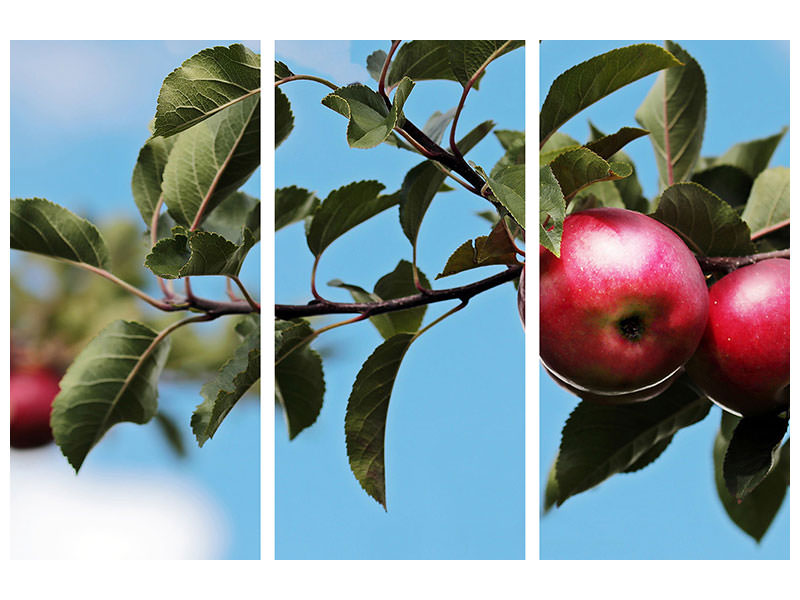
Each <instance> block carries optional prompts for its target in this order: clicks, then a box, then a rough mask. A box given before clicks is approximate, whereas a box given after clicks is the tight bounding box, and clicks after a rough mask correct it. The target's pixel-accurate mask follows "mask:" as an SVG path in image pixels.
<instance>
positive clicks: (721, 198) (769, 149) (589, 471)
mask: <svg viewBox="0 0 800 600" xmlns="http://www.w3.org/2000/svg"><path fill="white" fill-rule="evenodd" d="M658 71H660V73H659V75H658V77H657V79H656V80H655V83H654V84H653V86H652V88H651V89H650V91H649V93H648V94H647V96H646V97H645V99H644V101H643V102H642V104H641V106H640V107H639V109H638V110H637V112H636V115H635V118H636V121H637V123H638V124H639V125H640V126H641V128H639V127H623V128H622V129H620V130H619V131H617V132H616V133H613V134H610V135H605V134H603V133H602V132H601V131H599V130H598V129H597V128H596V127H595V126H594V125H591V124H590V126H591V132H592V134H591V139H590V140H589V141H587V142H586V143H585V144H582V143H580V142H578V141H576V140H574V139H572V138H571V137H569V136H568V135H566V134H564V133H562V132H559V131H558V129H559V127H561V126H562V125H563V124H564V123H566V122H567V121H568V120H569V119H570V118H572V117H573V116H575V115H576V114H577V113H579V112H580V111H581V110H583V109H584V108H586V107H587V106H589V105H591V104H593V103H594V102H596V101H598V100H600V99H601V98H603V97H605V96H607V95H608V94H610V93H612V92H614V91H615V90H617V89H619V88H621V87H623V86H625V85H627V84H629V83H631V82H633V81H636V80H638V79H640V78H642V77H644V76H646V75H649V74H651V73H655V72H658ZM705 119H706V83H705V76H704V74H703V71H702V69H701V68H700V65H699V64H698V63H697V61H696V60H695V59H694V58H692V57H691V56H690V55H689V53H688V52H686V51H685V50H684V49H683V48H682V47H680V46H679V45H678V44H675V43H673V42H667V43H666V47H665V48H661V47H659V46H656V45H653V44H636V45H632V46H627V47H623V48H618V49H615V50H612V51H610V52H607V53H605V54H602V55H600V56H596V57H594V58H592V59H590V60H587V61H586V62H583V63H581V64H579V65H577V66H575V67H572V68H571V69H568V70H567V71H565V72H564V73H562V74H561V75H559V77H558V78H557V79H556V80H555V81H554V82H553V84H552V86H551V87H550V89H549V92H548V94H547V97H546V99H545V101H544V104H543V105H542V108H541V113H540V118H539V123H540V138H539V142H540V153H539V168H540V171H539V180H540V184H539V194H540V196H539V197H540V205H539V226H540V230H539V243H540V244H541V245H542V246H543V247H545V248H546V249H547V250H549V251H550V252H553V253H554V254H555V255H557V256H558V255H559V250H560V241H561V233H562V230H563V223H564V219H565V218H566V215H567V214H568V213H571V212H574V211H578V210H582V209H584V208H589V207H593V206H614V207H620V208H627V209H629V210H636V211H640V212H643V213H647V214H649V215H650V216H652V217H654V218H656V219H658V220H659V221H661V222H662V223H664V224H666V225H667V226H669V227H670V228H672V229H673V230H674V231H675V232H676V233H678V235H680V237H681V238H682V239H683V240H684V241H685V242H686V244H687V245H688V247H689V248H690V249H691V250H692V251H693V252H694V253H695V254H696V255H697V256H698V258H699V259H702V258H703V257H739V256H746V255H751V254H754V253H757V252H762V251H770V250H781V249H786V248H788V247H789V236H788V229H789V169H788V168H786V167H774V168H767V167H768V164H769V161H770V158H771V157H772V154H773V152H774V150H775V148H776V147H777V145H778V143H779V142H780V141H781V139H782V137H783V136H784V134H785V132H786V130H785V129H784V130H782V131H780V132H778V133H776V134H774V135H771V136H769V137H766V138H763V139H757V140H753V141H748V142H743V143H738V144H736V145H734V146H733V147H732V148H730V149H729V150H728V151H727V152H725V153H724V154H722V155H721V156H716V157H702V156H701V155H700V149H701V146H702V142H703V132H704V129H705ZM645 135H646V136H649V138H650V141H651V143H652V145H653V150H654V153H655V159H656V164H657V165H658V172H659V189H660V194H659V195H658V197H656V198H654V199H653V200H648V199H647V198H645V197H644V196H643V194H642V187H641V185H640V184H639V181H638V179H637V176H636V169H635V167H634V165H633V163H632V161H631V159H630V158H629V157H628V156H627V155H626V154H625V153H624V152H623V151H622V148H623V147H624V146H625V145H626V144H627V143H628V142H630V141H632V140H634V139H636V138H639V137H641V136H645ZM710 281H712V282H713V279H712V280H710ZM710 406H711V402H710V401H709V400H708V399H707V398H706V397H705V396H704V395H703V394H701V393H699V392H698V391H697V390H696V388H695V387H694V386H693V384H692V382H691V381H690V380H689V379H688V378H687V377H686V376H681V378H679V379H678V380H677V382H676V383H674V384H673V385H672V386H671V387H670V388H669V389H668V390H666V391H665V392H664V393H663V394H661V395H660V396H658V397H657V398H654V399H652V400H650V401H648V402H643V403H639V404H634V405H628V406H597V405H593V404H591V403H589V402H586V401H582V402H581V403H580V404H578V406H577V407H576V408H575V410H574V411H573V412H572V414H571V415H570V417H569V418H568V420H567V422H566V424H565V426H564V429H563V431H562V438H561V444H560V448H559V451H558V455H557V458H556V460H555V462H554V464H553V467H552V469H551V471H550V474H549V477H548V482H547V486H546V490H545V499H544V508H545V512H546V511H548V510H549V509H550V508H551V507H552V506H554V505H561V504H562V503H563V502H564V501H566V500H567V499H568V498H569V497H571V496H573V495H575V494H578V493H580V492H583V491H585V490H587V489H589V488H592V487H594V486H596V485H597V484H599V483H601V482H602V481H604V480H606V479H607V478H609V477H610V476H612V475H614V474H615V473H630V472H632V471H637V470H639V469H642V468H644V467H646V466H648V465H649V464H650V463H652V462H653V461H654V460H656V458H658V456H659V455H661V453H662V452H663V451H664V450H665V449H666V448H667V446H668V445H669V444H670V442H671V441H672V439H673V437H674V435H675V434H676V433H677V432H678V431H679V430H680V429H682V428H684V427H687V426H689V425H692V424H694V423H697V422H699V421H700V420H702V419H704V418H705V417H706V416H707V415H708V414H709V412H710ZM787 427H788V415H785V414H784V415H779V416H770V417H764V418H760V419H755V418H745V419H739V418H738V417H735V416H733V415H731V414H728V413H725V412H724V411H723V416H722V423H721V425H720V430H719V434H718V436H717V439H716V442H715V444H714V452H713V458H714V465H715V472H716V480H717V489H718V491H719V497H720V499H721V501H722V504H723V506H724V507H725V510H726V511H727V513H728V515H729V516H730V518H731V519H732V521H733V522H734V523H735V524H736V525H738V526H739V527H740V528H741V529H742V530H744V531H745V532H746V533H747V534H749V535H750V536H752V537H753V538H754V539H756V540H760V539H761V537H762V536H763V535H764V533H765V532H766V531H767V529H768V527H769V525H770V523H771V522H772V520H773V519H774V517H775V514H776V513H777V511H778V509H779V508H780V506H781V504H782V502H783V499H784V496H785V494H786V489H787V486H788V473H789V469H788V464H789V463H788V457H789V451H788V449H789V441H788V438H787V440H786V442H785V443H784V444H783V447H781V442H782V440H783V438H784V435H785V433H786V431H787Z"/></svg>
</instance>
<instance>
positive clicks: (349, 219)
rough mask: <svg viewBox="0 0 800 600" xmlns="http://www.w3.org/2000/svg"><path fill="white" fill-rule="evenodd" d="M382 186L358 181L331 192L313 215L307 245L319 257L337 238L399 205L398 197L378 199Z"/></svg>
mask: <svg viewBox="0 0 800 600" xmlns="http://www.w3.org/2000/svg"><path fill="white" fill-rule="evenodd" d="M383 188H384V186H383V184H381V183H378V182H377V181H357V182H354V183H350V184H348V185H346V186H344V187H340V188H339V189H337V190H333V191H332V192H331V193H330V194H328V197H327V198H325V202H323V203H322V204H321V205H320V207H319V208H318V209H317V210H316V211H315V212H314V215H313V216H312V218H311V224H310V225H309V226H308V229H307V231H306V242H307V244H308V248H309V249H310V250H311V252H312V254H313V255H314V256H317V257H318V256H319V255H320V254H322V252H323V251H324V250H325V248H327V247H328V246H329V245H330V244H331V243H332V242H333V241H334V240H335V239H336V238H338V237H339V236H340V235H342V234H344V233H346V232H348V231H349V230H350V229H352V228H353V227H355V226H356V225H358V224H360V223H363V222H364V221H366V220H367V219H370V218H372V217H374V216H375V215H377V214H378V213H380V212H383V211H384V210H386V209H387V208H391V207H392V206H394V205H395V204H397V203H398V202H399V201H400V198H399V196H398V195H397V194H392V195H389V196H387V195H383V196H379V195H378V194H380V192H381V190H382V189H383Z"/></svg>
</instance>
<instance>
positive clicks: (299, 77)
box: [275, 75, 339, 91]
mask: <svg viewBox="0 0 800 600" xmlns="http://www.w3.org/2000/svg"><path fill="white" fill-rule="evenodd" d="M290 81H316V82H317V83H321V84H322V85H327V86H328V87H329V88H331V89H332V90H334V91H335V90H338V89H339V86H338V85H336V84H335V83H331V82H330V81H328V80H327V79H323V78H322V77H314V76H313V75H291V76H289V77H284V78H283V79H279V80H278V81H276V82H275V87H278V86H279V85H283V84H284V83H289V82H290Z"/></svg>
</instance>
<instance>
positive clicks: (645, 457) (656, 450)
mask: <svg viewBox="0 0 800 600" xmlns="http://www.w3.org/2000/svg"><path fill="white" fill-rule="evenodd" d="M673 437H674V436H670V437H668V438H665V439H663V440H661V441H660V442H658V443H657V444H656V445H655V446H653V447H652V448H650V449H649V450H648V451H647V452H645V453H644V454H642V455H641V456H640V457H639V459H638V460H637V461H636V462H635V463H633V464H632V465H631V466H630V467H628V468H627V469H625V470H624V471H622V472H623V473H634V472H636V471H641V470H642V469H644V468H645V467H646V466H648V465H650V464H651V463H653V462H654V461H655V460H656V459H657V458H658V457H659V456H661V455H662V454H663V453H664V450H666V449H667V447H668V446H669V445H670V443H672V438H673Z"/></svg>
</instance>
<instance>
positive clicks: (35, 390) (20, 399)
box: [9, 366, 60, 448]
mask: <svg viewBox="0 0 800 600" xmlns="http://www.w3.org/2000/svg"><path fill="white" fill-rule="evenodd" d="M9 380H10V398H11V403H10V404H11V418H10V421H11V435H10V437H11V446H12V447H14V448H33V447H35V446H42V445H44V444H47V443H48V442H50V441H51V440H52V439H53V433H52V431H51V430H50V410H51V408H52V405H53V399H54V398H55V397H56V395H57V394H58V392H59V387H58V383H59V380H60V378H59V376H58V375H57V374H56V373H54V372H53V371H51V370H50V369H48V368H45V367H38V366H37V367H28V368H24V369H20V370H16V371H13V372H12V373H11V375H10V377H9Z"/></svg>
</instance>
